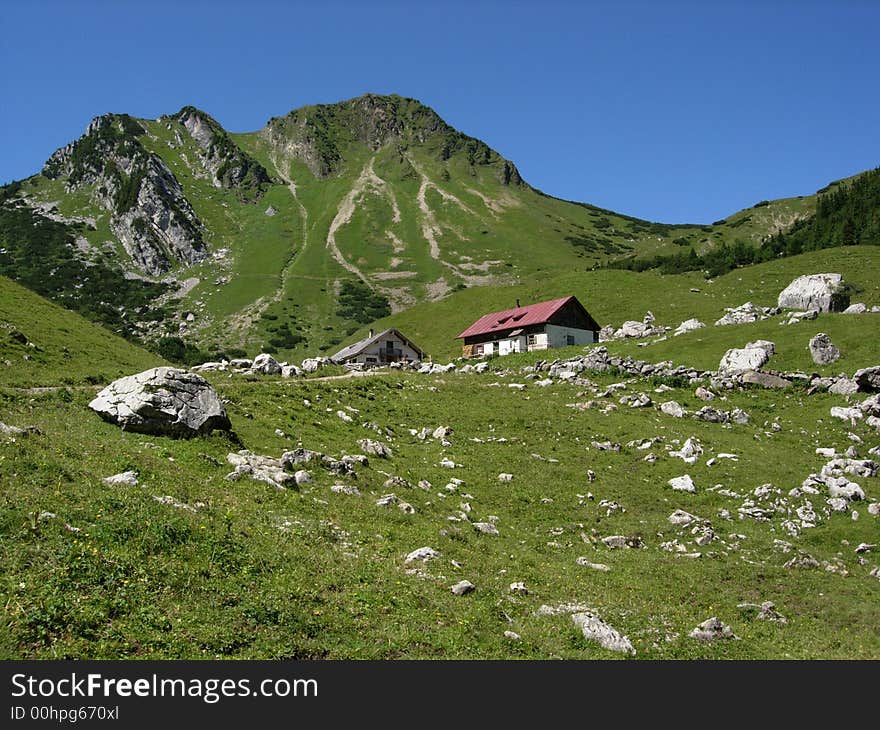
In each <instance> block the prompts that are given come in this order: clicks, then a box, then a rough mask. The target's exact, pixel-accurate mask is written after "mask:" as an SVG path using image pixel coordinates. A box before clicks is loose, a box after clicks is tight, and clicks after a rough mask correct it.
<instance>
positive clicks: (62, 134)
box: [0, 0, 880, 222]
mask: <svg viewBox="0 0 880 730" xmlns="http://www.w3.org/2000/svg"><path fill="white" fill-rule="evenodd" d="M2 10H3V15H2V17H3V31H2V35H0V62H2V68H3V74H2V80H0V89H2V92H3V93H2V98H3V113H2V114H0V135H2V140H3V142H2V145H0V182H8V181H10V180H14V179H19V178H22V177H26V176H28V175H31V174H33V173H35V172H37V171H39V169H40V167H41V165H42V163H43V162H44V160H45V159H46V158H47V157H48V156H49V155H50V154H51V153H52V152H53V151H54V150H55V149H56V148H57V147H60V146H62V145H64V144H66V143H67V142H69V141H71V140H73V139H75V138H76V137H78V136H79V135H80V134H82V132H83V131H84V128H85V126H86V125H87V124H88V122H89V120H90V119H91V118H92V117H94V116H96V115H98V114H101V113H105V112H110V111H112V112H126V113H129V114H132V115H134V116H139V117H149V118H154V117H157V116H159V115H160V114H163V113H171V112H174V111H176V110H177V109H179V108H180V107H181V106H183V105H185V104H193V105H195V106H198V107H200V108H202V109H204V110H205V111H207V112H209V113H210V114H212V115H213V116H214V117H216V118H217V119H218V120H219V121H220V123H221V124H223V125H224V127H226V128H227V129H228V130H230V131H235V132H244V131H253V130H256V129H259V128H260V127H262V126H263V125H264V124H265V123H266V121H267V120H268V119H269V118H270V117H272V116H279V115H283V114H286V113H287V112H288V111H290V110H291V109H294V108H297V107H299V106H303V105H306V104H313V103H319V102H334V101H339V100H342V99H347V98H351V97H353V96H357V95H359V94H362V93H365V92H368V91H369V92H375V93H399V94H402V95H404V96H410V97H414V98H417V99H420V100H421V101H423V102H424V103H426V104H428V105H429V106H431V107H433V108H434V109H435V110H436V111H437V112H438V113H439V114H440V115H441V116H442V117H443V118H444V119H446V121H447V122H449V123H450V124H452V125H453V126H454V127H456V128H458V129H460V130H461V131H463V132H465V133H467V134H470V135H472V136H475V137H479V138H480V139H483V140H484V141H485V142H487V143H488V144H489V145H490V146H492V147H493V148H495V149H497V150H498V151H499V152H500V153H501V154H503V155H504V156H505V157H508V158H509V159H511V160H513V161H514V162H515V163H516V164H517V166H518V167H519V169H520V172H521V173H522V175H523V177H524V178H525V179H526V180H527V181H528V182H529V183H531V184H532V185H534V186H535V187H537V188H540V189H542V190H543V191H545V192H547V193H550V194H552V195H556V196H558V197H562V198H568V199H572V200H579V201H584V202H589V203H594V204H596V205H600V206H603V207H606V208H611V209H613V210H616V211H619V212H623V213H628V214H631V215H636V216H639V217H642V218H647V219H650V220H658V221H664V222H711V221H713V220H716V219H717V218H721V217H724V216H726V215H728V214H730V213H732V212H734V211H735V210H738V209H740V208H743V207H747V206H749V205H752V204H754V203H755V202H757V201H758V200H761V199H771V198H777V197H786V196H790V195H800V194H809V193H812V192H814V191H815V190H816V189H817V188H819V187H822V186H823V185H825V184H826V183H828V182H829V181H831V180H834V179H838V178H840V177H845V176H847V175H851V174H853V173H855V172H859V171H861V170H865V169H869V168H873V167H877V166H880V134H878V131H880V93H878V90H880V52H878V41H877V33H878V30H880V2H874V1H871V0H861V1H859V0H837V1H835V2H831V1H829V2H810V1H809V0H802V1H801V2H793V1H791V2H784V1H782V0H777V1H776V2H773V1H771V2H758V1H757V0H754V1H753V2H747V1H743V0H740V1H739V2H724V1H721V0H719V1H718V2H711V1H707V2H675V1H674V0H672V1H670V2H647V1H642V2H639V1H637V0H631V1H625V0H621V1H618V2H562V1H559V0H543V1H542V2H537V1H536V0H535V1H533V2H525V1H521V2H516V1H513V2H490V1H488V0H485V1H480V0H471V2H457V1H451V0H450V1H446V2H443V1H441V0H437V1H436V2H429V3H419V2H416V1H415V0H411V1H410V2H390V1H388V2H358V3H356V2H338V1H334V0H323V1H320V2H318V1H317V0H313V1H312V2H281V1H280V0H275V1H267V0H249V1H246V2H229V1H228V0H213V1H212V2H201V1H187V0H177V2H167V0H151V1H150V2H129V1H128V0H116V1H111V0H104V1H99V0H93V1H91V2H86V1H85V0H67V1H66V2H51V1H49V0H17V1H16V2H12V1H11V0H5V1H4V2H3V3H2Z"/></svg>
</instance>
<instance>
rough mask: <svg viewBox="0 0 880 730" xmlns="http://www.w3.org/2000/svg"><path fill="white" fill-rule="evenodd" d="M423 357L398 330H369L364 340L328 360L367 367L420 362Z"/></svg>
mask: <svg viewBox="0 0 880 730" xmlns="http://www.w3.org/2000/svg"><path fill="white" fill-rule="evenodd" d="M424 357H425V354H424V352H422V349H421V348H420V347H419V346H418V345H416V344H415V343H414V342H413V341H412V340H410V339H409V338H408V337H407V336H406V335H404V334H403V333H402V332H401V331H400V330H396V329H387V330H384V331H382V332H380V333H379V334H375V333H374V332H373V330H370V334H369V335H367V336H366V337H365V338H364V339H362V340H360V341H359V342H355V343H354V344H353V345H349V346H348V347H343V348H342V349H341V350H340V351H339V352H337V353H336V354H335V355H333V356H332V357H331V358H330V359H331V360H332V361H333V362H334V363H336V364H337V365H344V364H346V363H360V364H362V365H366V366H368V367H369V366H371V365H372V366H378V365H388V364H390V363H393V362H402V363H414V362H421V361H422V359H424Z"/></svg>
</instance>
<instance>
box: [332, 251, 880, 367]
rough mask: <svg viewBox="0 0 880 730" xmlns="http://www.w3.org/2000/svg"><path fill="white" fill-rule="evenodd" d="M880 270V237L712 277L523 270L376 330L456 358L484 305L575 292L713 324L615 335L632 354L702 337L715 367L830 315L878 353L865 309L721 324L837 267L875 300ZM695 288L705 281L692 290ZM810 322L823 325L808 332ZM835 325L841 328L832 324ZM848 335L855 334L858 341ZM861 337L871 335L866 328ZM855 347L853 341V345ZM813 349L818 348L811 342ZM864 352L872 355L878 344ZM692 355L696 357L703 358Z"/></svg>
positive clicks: (610, 310)
mask: <svg viewBox="0 0 880 730" xmlns="http://www.w3.org/2000/svg"><path fill="white" fill-rule="evenodd" d="M878 270H880V249H878V248H877V247H876V246H851V247H846V248H837V249H825V250H822V251H815V252H811V253H808V254H802V255H800V256H792V257H790V258H784V259H779V260H777V261H771V262H768V263H766V264H759V265H757V266H750V267H747V268H744V269H737V270H735V271H732V272H730V273H729V274H726V275H724V276H721V277H719V278H718V279H716V280H711V281H707V280H706V279H705V278H704V277H703V276H702V275H700V274H699V273H697V272H690V273H686V274H677V275H666V276H664V275H661V274H659V273H657V272H654V271H646V272H643V273H635V272H631V271H619V270H613V269H611V270H607V269H603V270H598V271H588V272H574V273H568V274H563V275H556V276H548V277H533V278H532V280H531V281H527V280H526V278H525V277H524V280H523V283H522V284H519V285H517V286H511V287H483V288H479V289H467V290H464V291H460V292H456V293H454V294H452V295H450V296H449V297H447V298H446V299H444V300H442V301H439V302H434V303H429V304H419V305H416V306H414V307H412V308H411V309H408V310H407V311H405V312H400V313H398V314H394V315H391V316H390V317H386V318H385V319H382V320H379V321H378V322H376V323H374V324H373V325H371V326H372V327H374V328H375V329H377V330H381V329H384V328H386V327H396V328H397V329H399V330H400V331H401V332H403V333H405V334H406V335H407V336H408V337H411V338H412V339H413V341H415V342H416V343H417V344H418V345H419V346H420V347H422V348H423V349H424V350H425V351H426V352H427V353H429V354H430V355H432V356H433V357H434V359H435V360H448V359H450V358H453V357H457V356H458V355H459V354H460V353H461V343H460V341H459V340H456V339H455V336H456V335H458V334H459V333H460V332H462V331H463V330H464V329H466V328H467V327H468V326H469V325H470V324H472V323H473V322H474V321H476V320H477V319H478V318H479V317H480V316H481V315H483V314H486V313H487V312H493V311H499V310H503V309H510V308H512V307H514V306H515V305H516V300H517V299H519V300H520V302H521V303H522V304H529V303H533V302H538V301H544V300H548V299H554V298H557V297H563V296H568V295H572V294H573V295H575V296H576V297H577V298H578V299H579V300H580V302H581V303H582V304H583V305H584V306H585V307H586V308H587V310H588V311H589V312H590V313H591V314H592V315H593V317H595V319H596V320H597V322H598V323H599V324H600V325H601V326H604V325H607V324H613V325H615V326H620V324H621V323H622V322H624V321H626V320H631V319H634V320H638V321H641V319H642V317H644V315H645V312H646V311H649V310H650V311H651V312H653V313H654V315H655V316H656V318H657V324H659V325H669V326H671V327H673V328H675V327H677V326H678V325H679V324H680V323H681V322H683V321H684V320H686V319H690V318H692V317H696V318H698V319H700V320H701V321H702V322H703V323H704V324H706V325H707V329H703V330H699V331H697V332H695V333H691V334H689V335H684V336H681V337H676V338H671V339H670V340H669V341H668V342H665V343H661V344H657V345H651V346H650V347H649V348H639V347H637V345H636V344H635V343H624V344H620V345H618V344H615V345H614V347H615V348H616V349H617V348H619V349H621V350H622V351H626V352H628V353H630V354H633V353H635V352H640V353H642V354H640V355H639V357H640V358H641V359H648V358H647V355H646V354H645V353H648V352H650V353H651V357H650V359H652V360H662V359H667V358H671V359H673V360H676V361H678V360H681V359H684V360H688V358H689V357H690V349H691V346H692V345H694V344H697V345H698V347H697V351H696V352H695V353H694V355H695V357H699V358H700V362H702V363H703V364H702V365H700V367H706V368H708V367H710V365H709V364H708V363H709V361H707V360H705V357H704V354H705V355H706V357H708V356H711V358H714V356H715V353H716V351H718V349H719V348H723V349H721V350H720V353H719V354H718V357H717V358H716V359H714V361H713V362H712V363H711V367H712V368H714V367H716V366H717V364H718V360H720V358H721V355H723V354H724V351H725V350H726V349H728V348H730V347H742V346H743V345H744V344H745V343H746V342H748V341H750V339H755V338H756V337H757V336H758V335H757V334H752V332H753V329H754V331H755V332H758V331H760V332H761V333H762V334H763V335H767V339H770V340H774V341H775V339H776V338H777V337H779V338H782V339H783V340H787V339H789V338H795V337H797V338H800V337H804V336H806V339H805V340H804V342H803V346H804V347H806V343H807V341H808V340H809V337H810V336H811V335H812V334H815V332H821V331H823V330H822V327H824V326H826V323H827V324H828V327H829V328H834V331H835V332H837V331H839V332H840V336H841V337H844V338H847V340H848V347H849V346H850V345H852V347H854V348H855V350H856V352H858V350H859V349H860V348H861V349H862V350H863V352H865V353H869V352H870V350H864V348H865V347H867V345H866V344H865V342H863V341H862V342H860V341H859V339H860V336H859V334H858V333H859V331H860V329H859V328H860V327H864V326H865V325H866V324H869V323H870V322H873V321H874V320H873V319H872V318H870V317H869V318H868V319H858V323H859V324H856V323H854V322H850V321H849V320H845V319H840V318H839V316H838V315H832V316H822V317H820V318H819V319H818V320H816V321H813V322H805V323H803V324H802V325H793V326H792V327H790V328H788V327H786V328H783V327H780V326H779V322H780V321H781V320H780V319H779V318H776V319H772V320H768V321H767V322H766V323H764V324H762V325H756V326H755V327H753V328H752V329H748V328H745V329H744V328H743V327H744V326H728V327H719V328H715V327H713V326H712V325H713V323H714V322H715V321H716V320H718V319H720V318H721V317H722V316H723V315H724V313H725V312H724V310H725V308H726V307H734V306H738V305H740V304H743V303H744V302H746V301H752V302H754V303H755V304H759V305H761V306H775V305H776V303H777V297H778V295H779V292H781V291H782V290H783V289H784V288H785V287H786V286H787V285H788V284H789V283H790V282H791V281H792V280H793V279H794V278H796V277H797V276H801V275H803V274H814V273H819V272H827V271H835V272H838V273H840V274H842V275H843V277H844V280H845V281H847V282H850V283H851V284H853V285H855V287H856V289H857V291H856V293H854V294H853V295H852V296H853V301H854V302H855V301H861V302H864V303H865V304H867V305H868V306H874V305H880V282H878V280H877V277H876V276H874V275H873V272H875V271H878ZM691 289H699V291H697V292H692V291H691ZM841 316H842V315H841ZM847 316H849V315H847ZM835 323H836V324H835ZM847 323H849V324H847ZM850 325H852V326H850ZM816 328H818V329H816ZM810 329H812V330H814V331H812V332H810V334H809V335H805V334H804V333H806V332H807V330H810ZM366 330H367V328H366V327H365V328H362V329H359V330H358V331H357V332H355V333H353V334H352V335H351V336H350V337H349V338H346V339H345V340H344V341H343V344H348V343H349V342H355V341H357V340H358V339H361V338H362V337H364V336H365V335H366ZM768 330H769V331H768ZM828 334H832V336H833V333H832V332H830V331H829V332H828ZM771 335H772V336H771ZM849 339H852V340H853V341H852V343H850V342H849ZM700 340H706V342H709V343H712V344H711V345H709V347H710V348H712V349H711V352H708V353H704V351H705V350H706V348H705V347H703V346H702V344H701V343H700V342H698V341H700ZM861 340H865V338H864V337H861ZM850 352H851V353H852V352H853V350H852V349H850ZM804 353H805V354H806V357H807V358H809V354H808V353H807V351H806V350H804ZM844 354H847V353H844ZM677 355H680V356H677ZM865 356H866V357H869V354H866V355H865ZM857 359H858V360H859V361H861V360H863V359H864V357H862V356H859V357H858V358H857ZM795 360H797V361H798V362H801V363H802V364H801V365H799V367H804V368H806V367H807V364H806V363H805V361H804V360H803V358H802V357H800V358H799V357H795ZM693 364H694V365H695V366H696V363H693ZM835 372H836V371H835Z"/></svg>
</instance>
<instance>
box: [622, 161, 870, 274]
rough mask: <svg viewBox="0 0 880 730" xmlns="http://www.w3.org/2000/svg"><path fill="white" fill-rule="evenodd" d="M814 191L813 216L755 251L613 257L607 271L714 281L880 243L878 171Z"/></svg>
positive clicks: (738, 248)
mask: <svg viewBox="0 0 880 730" xmlns="http://www.w3.org/2000/svg"><path fill="white" fill-rule="evenodd" d="M819 193H820V195H819V199H818V202H817V204H816V213H815V214H814V215H812V216H810V217H809V218H805V219H803V220H800V221H797V222H796V223H795V224H794V225H793V226H792V227H791V228H790V229H789V230H787V231H783V232H780V233H777V234H775V235H773V236H770V237H769V238H768V239H767V240H766V241H765V242H764V243H763V244H762V245H761V246H759V247H755V246H752V245H750V244H749V243H747V242H745V241H743V240H737V241H734V243H733V244H726V243H723V244H721V245H720V246H717V247H716V248H713V249H712V250H710V251H707V252H706V253H703V254H697V253H696V252H695V251H694V249H693V248H691V249H689V250H688V251H686V252H681V253H676V254H671V255H660V256H654V257H651V258H645V259H636V258H625V259H616V260H614V261H611V262H610V263H608V264H607V268H611V269H627V270H629V271H647V270H648V269H659V270H660V271H661V272H662V273H664V274H677V273H681V272H684V271H704V272H705V274H706V276H707V277H715V276H720V275H721V274H725V273H727V272H728V271H731V270H732V269H736V268H738V267H740V266H749V265H750V264H759V263H762V262H764V261H770V260H772V259H775V258H781V257H783V256H795V255H797V254H799V253H804V252H805V251H816V250H819V249H822V248H833V247H836V246H855V245H859V244H861V245H872V246H878V245H880V168H876V169H874V170H871V171H869V172H866V173H864V174H863V175H861V176H859V177H858V178H856V179H855V180H854V181H852V182H851V183H841V182H836V183H831V185H829V186H828V187H827V188H823V189H822V190H820V191H819ZM759 205H760V204H759Z"/></svg>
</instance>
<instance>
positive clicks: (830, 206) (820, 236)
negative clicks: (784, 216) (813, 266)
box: [770, 167, 880, 254]
mask: <svg viewBox="0 0 880 730" xmlns="http://www.w3.org/2000/svg"><path fill="white" fill-rule="evenodd" d="M860 244H862V245H872V246H877V245H880V167H878V168H876V169H874V170H871V171H870V172H866V173H865V174H864V175H861V176H860V177H858V178H857V179H855V180H853V181H852V182H851V183H849V184H846V183H832V184H831V185H829V186H828V188H825V191H824V192H822V194H820V195H819V200H818V203H817V204H816V214H815V215H814V216H812V217H811V218H807V219H805V220H800V221H797V222H796V223H795V224H794V225H793V226H792V227H791V228H790V229H789V230H788V231H786V232H785V233H778V234H777V235H775V236H773V237H772V238H771V239H770V245H771V246H772V247H773V248H774V249H776V250H780V251H785V252H786V253H788V254H792V253H800V252H801V251H815V250H817V249H820V248H830V247H833V246H857V245H860Z"/></svg>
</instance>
